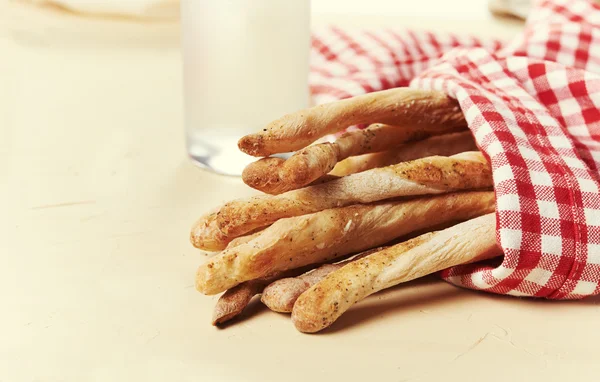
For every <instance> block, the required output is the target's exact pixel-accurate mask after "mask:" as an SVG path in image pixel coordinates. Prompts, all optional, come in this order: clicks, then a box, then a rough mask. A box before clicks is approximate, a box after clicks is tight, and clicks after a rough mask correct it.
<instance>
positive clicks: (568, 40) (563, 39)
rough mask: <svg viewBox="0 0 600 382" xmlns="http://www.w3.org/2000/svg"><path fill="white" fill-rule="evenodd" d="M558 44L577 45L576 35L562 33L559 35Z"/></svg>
mask: <svg viewBox="0 0 600 382" xmlns="http://www.w3.org/2000/svg"><path fill="white" fill-rule="evenodd" d="M560 45H561V46H573V47H575V46H577V45H579V41H577V37H575V36H574V35H572V34H566V33H563V34H562V35H561V36H560Z"/></svg>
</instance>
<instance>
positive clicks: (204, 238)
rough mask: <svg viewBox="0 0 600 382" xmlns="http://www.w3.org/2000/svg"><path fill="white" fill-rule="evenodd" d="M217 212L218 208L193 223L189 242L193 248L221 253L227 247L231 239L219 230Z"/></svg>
mask: <svg viewBox="0 0 600 382" xmlns="http://www.w3.org/2000/svg"><path fill="white" fill-rule="evenodd" d="M218 211H219V209H218V208H217V209H215V210H212V211H210V212H208V213H207V214H205V215H203V216H202V217H200V219H198V221H196V223H194V225H193V226H192V230H191V232H190V241H191V242H192V245H193V246H194V247H196V248H199V249H202V250H204V251H221V250H223V249H225V247H227V245H228V244H229V242H230V241H231V239H230V238H228V237H227V236H226V235H225V234H224V233H223V232H221V230H219V226H218V224H217V212H218Z"/></svg>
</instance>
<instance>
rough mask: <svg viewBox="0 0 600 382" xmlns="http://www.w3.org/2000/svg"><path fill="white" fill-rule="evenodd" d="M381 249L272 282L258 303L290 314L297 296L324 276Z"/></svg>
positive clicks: (275, 310)
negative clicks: (260, 302)
mask: <svg viewBox="0 0 600 382" xmlns="http://www.w3.org/2000/svg"><path fill="white" fill-rule="evenodd" d="M382 249H383V247H380V248H375V249H371V250H369V251H366V252H363V253H361V254H359V255H357V256H354V257H353V258H351V259H348V260H344V261H341V262H339V263H335V264H325V265H322V266H320V267H319V268H316V269H314V270H312V271H310V272H308V273H305V274H302V275H300V276H297V277H286V278H282V279H279V280H276V281H273V282H272V283H270V284H269V285H267V286H266V287H265V288H264V290H263V291H262V295H261V297H260V301H262V303H263V304H265V305H266V306H267V307H268V308H269V309H271V310H272V311H274V312H279V313H290V312H291V311H292V308H293V307H294V303H295V302H296V299H298V296H300V295H301V294H302V293H304V291H306V290H307V289H308V288H310V287H311V286H313V285H315V284H316V283H318V282H319V281H321V280H322V279H324V278H325V276H327V275H328V274H330V273H331V272H333V271H335V270H338V269H340V268H341V267H343V266H344V265H346V264H348V263H349V262H352V261H356V260H358V259H362V258H363V257H365V256H368V255H370V254H371V253H374V252H377V251H380V250H382Z"/></svg>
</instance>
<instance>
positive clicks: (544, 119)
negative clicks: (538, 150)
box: [536, 114, 558, 126]
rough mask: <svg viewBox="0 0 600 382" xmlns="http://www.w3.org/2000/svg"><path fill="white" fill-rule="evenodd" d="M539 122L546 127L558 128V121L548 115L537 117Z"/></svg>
mask: <svg viewBox="0 0 600 382" xmlns="http://www.w3.org/2000/svg"><path fill="white" fill-rule="evenodd" d="M536 117H537V119H538V121H540V123H541V124H542V125H544V126H558V122H556V120H555V119H554V118H553V117H552V116H550V115H547V114H540V115H536Z"/></svg>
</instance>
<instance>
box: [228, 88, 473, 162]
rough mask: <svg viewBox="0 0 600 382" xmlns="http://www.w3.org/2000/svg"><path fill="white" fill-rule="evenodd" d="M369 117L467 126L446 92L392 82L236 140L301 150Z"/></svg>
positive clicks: (261, 152) (259, 147) (265, 152)
mask: <svg viewBox="0 0 600 382" xmlns="http://www.w3.org/2000/svg"><path fill="white" fill-rule="evenodd" d="M371 123H385V124H390V125H396V126H400V127H403V128H422V129H430V128H432V127H436V126H446V127H448V128H450V127H452V126H454V127H462V126H466V122H465V119H464V116H463V114H462V112H461V111H460V108H459V106H458V103H457V102H456V100H454V99H452V98H449V97H448V96H447V95H445V94H443V93H441V92H433V91H423V90H417V89H410V88H396V89H390V90H384V91H380V92H374V93H369V94H364V95H360V96H357V97H352V98H348V99H343V100H341V101H336V102H332V103H328V104H323V105H319V106H315V107H312V108H309V109H306V110H301V111H298V112H296V113H292V114H288V115H286V116H284V117H283V118H280V119H278V120H276V121H273V122H271V123H270V124H269V125H267V127H266V128H265V129H263V131H261V132H259V133H256V134H251V135H247V136H245V137H243V138H241V139H240V141H239V142H238V146H239V148H240V150H242V151H243V152H245V153H246V154H249V155H253V156H257V157H266V156H269V155H272V154H277V153H287V152H292V151H296V150H300V149H302V148H304V147H306V146H308V145H309V144H311V143H313V142H314V141H316V140H317V139H319V138H321V137H323V136H325V135H327V134H332V133H336V132H338V131H341V130H343V129H345V128H347V127H348V126H352V125H358V124H371Z"/></svg>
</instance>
